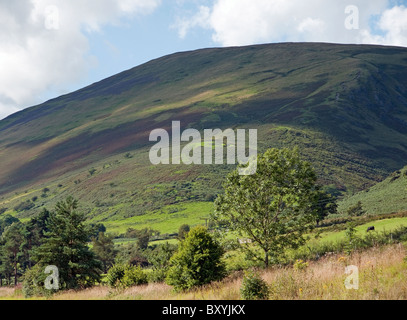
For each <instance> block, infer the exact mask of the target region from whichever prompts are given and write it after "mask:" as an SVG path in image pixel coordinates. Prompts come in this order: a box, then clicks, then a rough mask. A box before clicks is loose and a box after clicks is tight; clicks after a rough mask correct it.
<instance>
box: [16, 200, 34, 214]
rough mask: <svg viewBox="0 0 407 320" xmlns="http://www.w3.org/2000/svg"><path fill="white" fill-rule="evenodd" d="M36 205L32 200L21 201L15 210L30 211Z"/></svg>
mask: <svg viewBox="0 0 407 320" xmlns="http://www.w3.org/2000/svg"><path fill="white" fill-rule="evenodd" d="M33 207H35V204H34V203H32V202H31V200H27V201H23V202H20V203H19V204H18V205H16V206H15V207H14V210H15V211H17V212H21V211H28V210H30V209H32V208H33Z"/></svg>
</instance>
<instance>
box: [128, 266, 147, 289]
mask: <svg viewBox="0 0 407 320" xmlns="http://www.w3.org/2000/svg"><path fill="white" fill-rule="evenodd" d="M122 283H123V285H124V286H125V287H126V288H128V287H132V286H139V285H142V284H146V283H148V281H147V275H146V274H145V272H144V271H143V269H142V268H141V267H139V266H137V267H127V268H126V270H125V272H124V276H123V280H122Z"/></svg>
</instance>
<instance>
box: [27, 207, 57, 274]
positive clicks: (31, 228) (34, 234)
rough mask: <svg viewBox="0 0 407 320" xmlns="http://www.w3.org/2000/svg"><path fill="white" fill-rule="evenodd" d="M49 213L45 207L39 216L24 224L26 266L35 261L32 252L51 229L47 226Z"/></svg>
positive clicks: (30, 265)
mask: <svg viewBox="0 0 407 320" xmlns="http://www.w3.org/2000/svg"><path fill="white" fill-rule="evenodd" d="M49 215H50V212H49V211H48V210H47V209H43V210H42V211H41V212H40V214H39V215H38V216H36V217H33V218H31V219H30V221H28V222H27V223H26V224H25V225H24V229H23V235H24V242H23V244H22V250H23V254H24V257H25V262H26V266H25V267H28V268H31V267H32V266H33V265H34V263H35V261H33V258H32V253H33V250H34V249H35V248H37V247H39V246H40V245H41V244H42V240H43V239H44V237H45V233H46V232H47V231H49V230H48V228H47V220H48V218H49Z"/></svg>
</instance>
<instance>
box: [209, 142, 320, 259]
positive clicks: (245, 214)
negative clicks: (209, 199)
mask: <svg viewBox="0 0 407 320" xmlns="http://www.w3.org/2000/svg"><path fill="white" fill-rule="evenodd" d="M317 201H318V193H317V187H316V174H315V172H314V170H313V169H312V167H311V165H310V164H309V163H308V162H306V161H303V160H301V158H300V156H299V153H298V150H297V149H295V150H289V149H281V150H278V149H270V150H268V151H266V152H265V153H264V154H263V155H259V156H258V159H257V172H256V173H255V174H254V175H247V176H243V175H242V176H241V175H239V172H238V170H235V171H233V172H232V173H231V174H230V175H229V176H228V177H227V179H226V182H225V183H224V193H223V194H221V195H219V196H218V198H217V200H216V201H215V210H214V212H213V214H212V219H213V220H214V221H215V222H218V223H220V224H222V225H225V223H226V225H228V230H229V231H233V232H235V233H236V234H237V236H238V237H239V238H240V239H245V240H250V241H240V244H239V245H240V247H241V248H242V249H245V250H247V252H248V253H250V255H251V256H252V257H255V258H257V259H260V260H262V261H263V262H264V264H265V266H266V267H268V266H269V263H270V259H273V258H277V257H279V256H280V255H281V254H283V253H284V251H285V249H286V248H289V247H298V246H299V245H301V244H303V243H304V242H305V237H304V234H305V233H306V232H308V231H309V230H310V229H311V228H312V226H314V225H315V222H316V220H317V212H316V210H315V205H316V203H317ZM259 248H260V249H261V250H260V251H259ZM261 252H263V254H261Z"/></svg>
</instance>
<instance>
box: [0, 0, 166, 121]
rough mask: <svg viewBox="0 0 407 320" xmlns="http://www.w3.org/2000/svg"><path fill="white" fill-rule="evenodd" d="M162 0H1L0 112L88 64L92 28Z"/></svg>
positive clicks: (61, 84) (56, 86)
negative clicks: (89, 36) (89, 35)
mask: <svg viewBox="0 0 407 320" xmlns="http://www.w3.org/2000/svg"><path fill="white" fill-rule="evenodd" d="M159 4H160V0H87V1H83V0H70V1H66V0H19V1H10V0H0V70H1V71H0V118H2V117H4V116H6V115H8V114H10V113H13V112H15V111H17V110H18V109H22V108H23V107H26V106H28V105H29V104H32V103H37V102H40V101H41V100H40V99H41V98H40V96H41V94H42V93H43V92H45V91H47V90H55V91H61V90H63V89H64V88H65V87H67V86H68V85H70V84H71V83H73V82H74V81H77V80H79V79H80V78H81V77H82V76H83V75H85V74H86V72H87V71H88V70H89V69H88V68H89V65H91V64H92V59H91V58H90V57H88V51H89V43H88V39H87V37H86V33H87V32H98V31H100V30H101V28H102V26H103V25H105V24H115V23H118V22H119V18H120V17H123V16H132V15H135V14H148V13H151V12H152V11H153V10H154V9H155V8H156V7H157V6H158V5H159Z"/></svg>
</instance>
